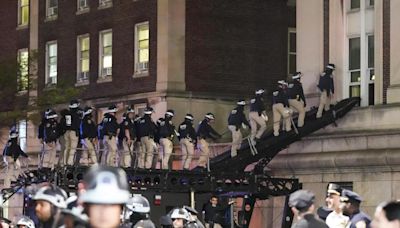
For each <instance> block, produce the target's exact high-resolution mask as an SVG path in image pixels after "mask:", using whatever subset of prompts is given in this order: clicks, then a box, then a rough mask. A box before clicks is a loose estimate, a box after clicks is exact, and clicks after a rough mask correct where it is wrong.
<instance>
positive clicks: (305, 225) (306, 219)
mask: <svg viewBox="0 0 400 228" xmlns="http://www.w3.org/2000/svg"><path fill="white" fill-rule="evenodd" d="M293 227H294V228H329V227H328V225H326V224H325V223H324V222H323V221H322V220H320V219H317V218H316V217H315V215H314V214H305V215H304V216H303V218H302V219H300V220H299V221H298V222H297V223H296V224H295V225H294V226H293Z"/></svg>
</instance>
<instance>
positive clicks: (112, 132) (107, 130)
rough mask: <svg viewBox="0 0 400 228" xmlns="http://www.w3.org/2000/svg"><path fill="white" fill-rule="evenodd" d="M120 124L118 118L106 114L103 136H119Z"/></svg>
mask: <svg viewBox="0 0 400 228" xmlns="http://www.w3.org/2000/svg"><path fill="white" fill-rule="evenodd" d="M118 127H119V125H118V123H117V118H115V116H113V115H111V114H109V113H106V114H105V115H104V118H103V134H104V136H106V135H108V136H109V137H111V136H117V132H118Z"/></svg>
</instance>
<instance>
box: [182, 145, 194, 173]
mask: <svg viewBox="0 0 400 228" xmlns="http://www.w3.org/2000/svg"><path fill="white" fill-rule="evenodd" d="M180 143H181V150H182V163H183V169H189V168H190V163H191V162H192V158H193V154H194V144H193V143H192V142H191V140H190V139H188V138H183V139H181V141H180Z"/></svg>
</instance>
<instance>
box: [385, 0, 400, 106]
mask: <svg viewBox="0 0 400 228" xmlns="http://www.w3.org/2000/svg"><path fill="white" fill-rule="evenodd" d="M399 9H400V1H390V86H389V88H388V91H387V103H397V102H400V43H399V40H400V27H399V26H398V23H397V22H398V21H400V15H399V13H398V10H399Z"/></svg>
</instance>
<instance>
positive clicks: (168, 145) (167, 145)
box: [160, 138, 173, 169]
mask: <svg viewBox="0 0 400 228" xmlns="http://www.w3.org/2000/svg"><path fill="white" fill-rule="evenodd" d="M160 146H161V147H162V149H163V152H164V156H163V159H162V166H161V168H162V169H168V164H169V158H170V157H171V153H172V150H173V144H172V141H171V140H170V139H168V138H161V139H160Z"/></svg>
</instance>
